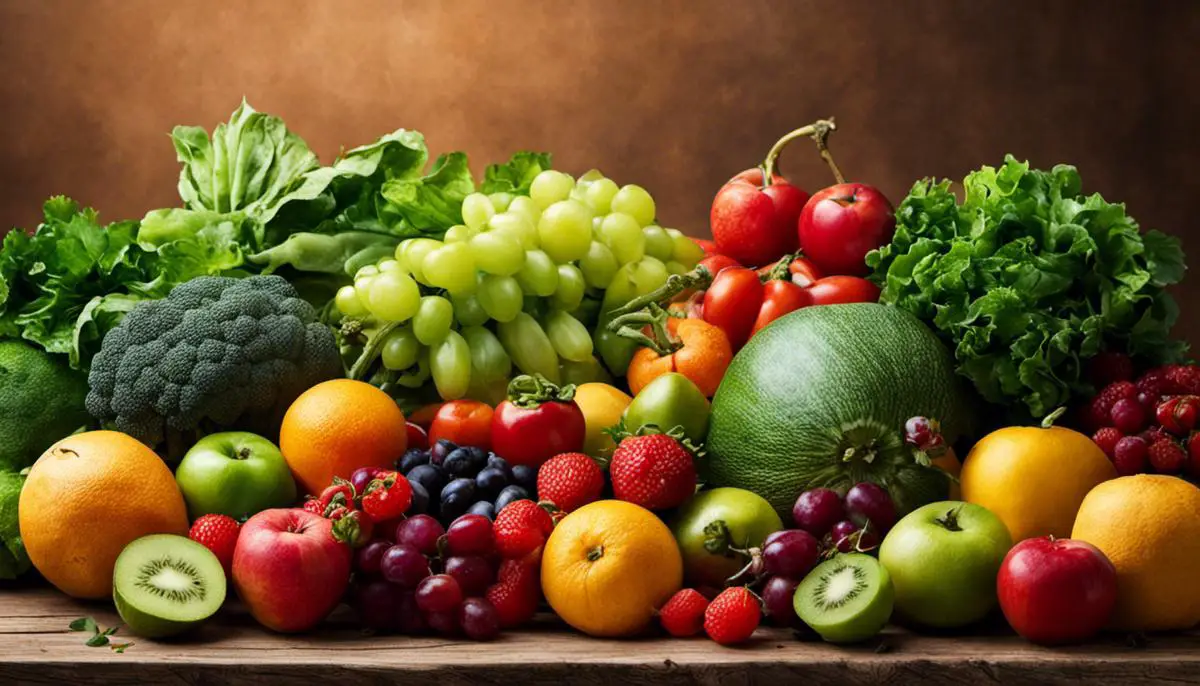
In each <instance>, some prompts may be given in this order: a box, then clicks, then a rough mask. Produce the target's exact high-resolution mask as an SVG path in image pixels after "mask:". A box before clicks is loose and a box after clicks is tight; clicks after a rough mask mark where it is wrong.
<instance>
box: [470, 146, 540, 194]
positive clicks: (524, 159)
mask: <svg viewBox="0 0 1200 686" xmlns="http://www.w3.org/2000/svg"><path fill="white" fill-rule="evenodd" d="M547 169H550V153H546V152H528V151H526V152H518V153H517V154H515V155H513V156H512V159H510V160H509V161H508V162H507V163H505V164H490V165H488V167H487V169H486V170H485V171H484V173H483V184H482V185H481V186H480V188H479V190H480V192H481V193H514V194H519V195H529V186H530V184H532V183H533V179H534V177H535V176H537V175H538V174H540V173H542V172H543V171H545V170H547Z"/></svg>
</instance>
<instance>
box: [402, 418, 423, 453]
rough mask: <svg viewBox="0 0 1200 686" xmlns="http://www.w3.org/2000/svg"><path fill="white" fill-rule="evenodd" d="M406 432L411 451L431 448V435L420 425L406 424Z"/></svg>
mask: <svg viewBox="0 0 1200 686" xmlns="http://www.w3.org/2000/svg"><path fill="white" fill-rule="evenodd" d="M404 430H405V432H406V433H408V447H409V449H410V450H411V449H413V448H420V449H421V450H424V449H426V448H428V447H429V434H428V433H427V432H426V431H425V429H424V428H422V427H421V425H420V424H414V423H412V422H405V423H404Z"/></svg>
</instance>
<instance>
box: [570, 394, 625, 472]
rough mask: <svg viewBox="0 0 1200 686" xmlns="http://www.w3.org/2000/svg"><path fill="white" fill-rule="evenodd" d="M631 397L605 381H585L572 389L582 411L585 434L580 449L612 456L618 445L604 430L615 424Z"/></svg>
mask: <svg viewBox="0 0 1200 686" xmlns="http://www.w3.org/2000/svg"><path fill="white" fill-rule="evenodd" d="M631 402H633V398H631V397H629V395H628V394H626V393H625V392H624V391H622V390H620V389H619V388H615V387H613V386H610V385H608V384H606V383H598V382H593V383H585V384H580V385H579V386H578V387H576V388H575V404H576V405H578V406H579V409H580V410H582V411H583V421H584V423H585V424H586V425H587V433H586V434H585V436H584V439H583V452H585V453H587V454H588V455H591V456H592V457H605V456H608V455H612V452H613V450H615V449H616V447H617V444H616V443H614V442H613V439H612V436H609V435H608V434H606V433H604V430H605V429H608V428H609V427H611V426H614V425H616V424H618V423H619V422H620V421H621V415H623V414H624V413H625V408H627V407H629V403H631Z"/></svg>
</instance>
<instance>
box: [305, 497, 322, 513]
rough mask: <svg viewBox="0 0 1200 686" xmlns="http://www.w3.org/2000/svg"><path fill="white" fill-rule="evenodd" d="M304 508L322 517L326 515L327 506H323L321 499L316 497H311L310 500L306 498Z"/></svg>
mask: <svg viewBox="0 0 1200 686" xmlns="http://www.w3.org/2000/svg"><path fill="white" fill-rule="evenodd" d="M302 509H303V510H304V511H305V512H311V513H313V514H315V515H318V516H321V517H324V516H325V508H324V507H322V506H321V501H320V500H318V499H316V498H309V499H308V500H305V501H304V505H303V508H302Z"/></svg>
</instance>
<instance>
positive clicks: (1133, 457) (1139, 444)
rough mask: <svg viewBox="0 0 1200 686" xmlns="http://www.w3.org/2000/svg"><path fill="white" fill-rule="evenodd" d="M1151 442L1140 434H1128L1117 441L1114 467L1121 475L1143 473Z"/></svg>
mask: <svg viewBox="0 0 1200 686" xmlns="http://www.w3.org/2000/svg"><path fill="white" fill-rule="evenodd" d="M1149 445H1150V444H1149V443H1147V442H1146V441H1145V440H1144V439H1142V438H1141V437H1139V436H1126V437H1125V438H1122V439H1121V440H1119V441H1117V447H1116V448H1115V449H1114V450H1113V458H1112V462H1113V467H1116V469H1117V474H1119V475H1121V476H1132V475H1134V474H1141V473H1142V472H1144V471H1145V470H1146V453H1147V451H1148V448H1149Z"/></svg>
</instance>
